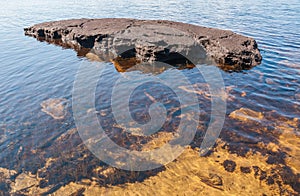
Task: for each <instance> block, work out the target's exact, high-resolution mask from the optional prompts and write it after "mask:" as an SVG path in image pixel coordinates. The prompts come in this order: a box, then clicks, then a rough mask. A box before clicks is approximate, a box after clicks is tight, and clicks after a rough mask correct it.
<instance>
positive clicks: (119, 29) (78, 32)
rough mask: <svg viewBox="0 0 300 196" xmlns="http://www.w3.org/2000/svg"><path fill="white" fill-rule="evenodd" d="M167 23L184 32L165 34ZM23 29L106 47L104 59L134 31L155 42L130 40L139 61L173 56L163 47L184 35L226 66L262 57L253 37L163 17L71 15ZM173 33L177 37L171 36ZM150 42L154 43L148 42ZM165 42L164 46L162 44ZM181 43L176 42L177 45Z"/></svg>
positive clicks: (75, 44)
mask: <svg viewBox="0 0 300 196" xmlns="http://www.w3.org/2000/svg"><path fill="white" fill-rule="evenodd" d="M150 26H151V27H150ZM149 27H150V28H149ZM166 27H168V28H172V29H177V30H178V31H180V32H183V34H184V35H181V34H180V35H179V34H178V33H175V34H174V33H173V32H171V33H169V34H168V30H167V29H166ZM24 31H25V34H26V35H29V36H34V37H36V38H38V39H40V40H41V39H46V40H47V41H49V42H52V43H56V44H59V45H62V46H64V47H71V48H74V49H76V50H77V51H79V50H81V49H82V48H89V49H93V51H94V53H95V54H97V55H99V53H103V51H106V55H107V58H104V59H111V58H116V56H114V55H113V54H111V51H110V50H111V49H112V46H116V45H121V46H122V47H124V46H129V45H128V40H127V38H126V39H124V40H120V37H119V36H118V35H120V34H123V35H124V36H123V38H124V37H126V36H127V37H128V39H131V40H133V39H134V35H135V34H139V35H143V33H144V34H145V37H147V39H148V38H149V39H151V38H154V39H155V43H153V41H146V42H147V43H143V42H142V43H141V42H138V41H136V40H134V42H131V44H132V43H133V45H134V46H133V47H134V50H133V51H131V52H133V53H134V54H133V55H134V56H136V57H139V58H140V59H141V60H142V61H151V60H161V59H164V60H165V59H167V60H168V59H170V58H174V56H172V55H171V54H172V51H169V50H166V47H167V46H168V47H171V48H172V47H173V46H174V43H176V42H174V40H175V41H176V40H178V39H180V37H184V36H190V37H191V38H192V39H193V40H194V41H195V42H196V43H198V44H199V45H200V46H201V47H203V50H204V53H205V55H206V56H207V57H209V58H212V59H213V60H214V61H215V62H216V64H217V65H218V66H220V67H222V68H224V69H226V70H228V69H229V70H240V69H249V68H251V67H253V66H256V65H258V64H260V62H261V60H262V57H261V54H260V52H259V49H258V47H257V43H256V41H255V40H254V39H252V38H249V37H245V36H242V35H239V34H236V33H233V32H232V31H228V30H220V29H214V28H206V27H201V26H196V25H191V24H185V23H179V22H172V21H165V20H135V19H116V18H110V19H72V20H62V21H54V22H45V23H41V24H36V25H34V26H32V27H29V28H25V29H24ZM129 35H130V36H129ZM131 35H133V37H132V36H131ZM110 36H113V37H114V38H118V40H116V39H113V40H112V39H109V37H110ZM174 36H175V37H176V36H177V37H176V38H175V39H174ZM172 38H173V39H172ZM162 39H166V40H162ZM165 42H168V44H165ZM169 42H171V44H170V43H169ZM149 43H151V44H153V45H151V44H150V45H149ZM157 45H159V47H157ZM165 45H167V46H166V47H164V46H165ZM180 47H181V46H179V47H178V46H177V48H180ZM192 47H193V46H192V45H188V47H182V48H180V49H179V50H180V51H184V52H186V53H189V54H190V53H191V51H195V50H194V49H193V48H192ZM88 52H89V50H86V51H85V53H88ZM196 52H197V51H196ZM200 52H201V51H200ZM127 55H128V54H127ZM133 55H132V54H129V56H130V57H133ZM100 59H103V58H100ZM175 59H176V57H175Z"/></svg>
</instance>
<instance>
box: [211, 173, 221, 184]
mask: <svg viewBox="0 0 300 196" xmlns="http://www.w3.org/2000/svg"><path fill="white" fill-rule="evenodd" d="M209 178H210V182H211V183H212V184H213V185H216V186H222V185H223V181H222V178H221V177H220V176H218V175H217V174H211V173H210V174H209Z"/></svg>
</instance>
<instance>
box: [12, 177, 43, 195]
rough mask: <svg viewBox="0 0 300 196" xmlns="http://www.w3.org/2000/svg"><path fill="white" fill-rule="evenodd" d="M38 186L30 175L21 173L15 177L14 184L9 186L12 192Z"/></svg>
mask: <svg viewBox="0 0 300 196" xmlns="http://www.w3.org/2000/svg"><path fill="white" fill-rule="evenodd" d="M37 185H39V181H38V180H37V179H36V178H34V177H33V176H32V175H30V174H26V173H21V174H20V175H18V176H17V178H16V180H15V183H14V184H13V185H12V186H11V188H12V192H17V191H22V190H25V189H29V188H31V187H33V186H37Z"/></svg>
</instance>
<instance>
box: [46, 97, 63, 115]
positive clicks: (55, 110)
mask: <svg viewBox="0 0 300 196" xmlns="http://www.w3.org/2000/svg"><path fill="white" fill-rule="evenodd" d="M66 105H67V100H66V99H64V98H59V99H52V98H51V99H47V100H46V101H43V102H42V103H41V106H42V111H43V112H45V113H46V114H48V115H50V116H52V117H53V118H54V119H63V118H64V117H65V115H66V113H67V112H66Z"/></svg>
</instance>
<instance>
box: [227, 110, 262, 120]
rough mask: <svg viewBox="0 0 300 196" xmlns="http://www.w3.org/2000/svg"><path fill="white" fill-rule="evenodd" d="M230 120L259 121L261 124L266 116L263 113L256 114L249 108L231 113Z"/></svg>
mask: <svg viewBox="0 0 300 196" xmlns="http://www.w3.org/2000/svg"><path fill="white" fill-rule="evenodd" d="M229 117H230V118H233V119H237V120H240V121H258V122H260V121H261V120H262V119H263V118H264V115H263V114H262V113H261V112H256V111H254V110H251V109H248V108H240V109H238V110H235V111H233V112H231V113H230V115H229Z"/></svg>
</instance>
